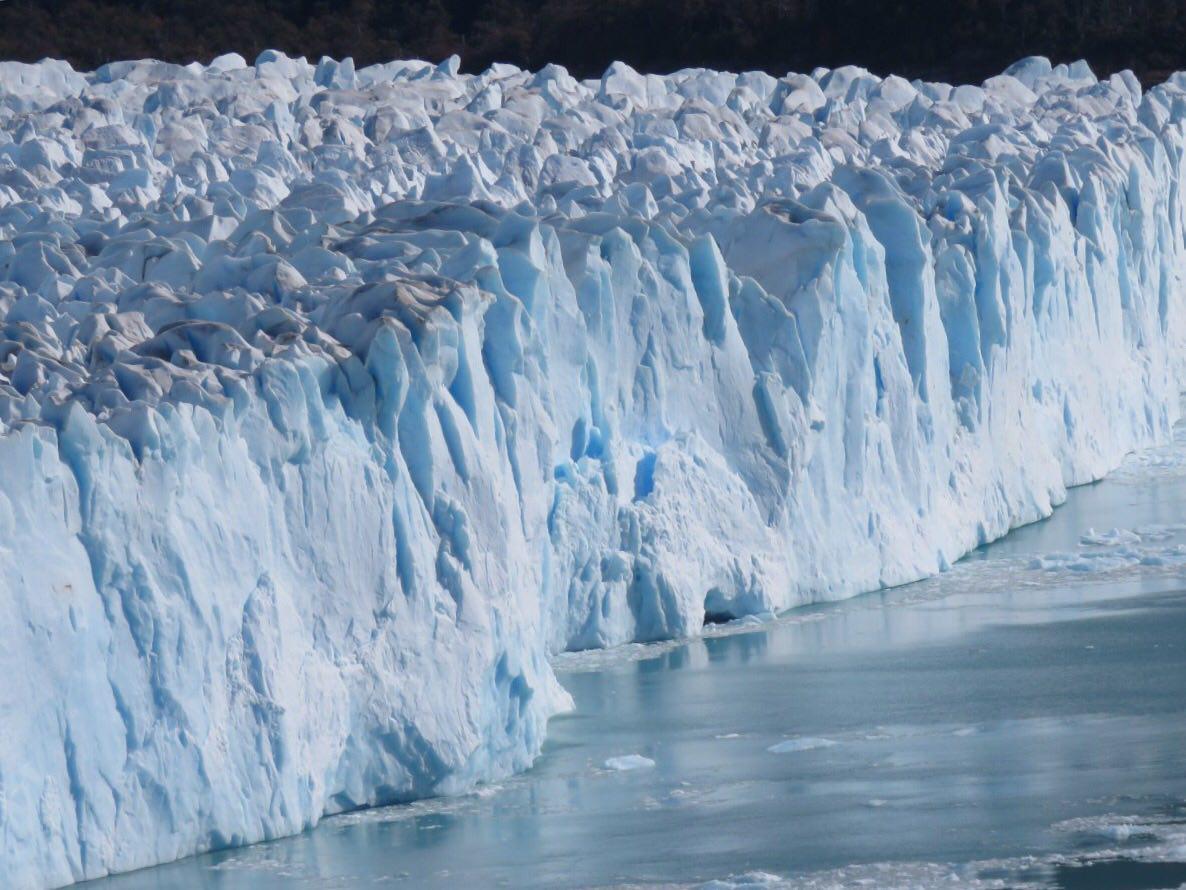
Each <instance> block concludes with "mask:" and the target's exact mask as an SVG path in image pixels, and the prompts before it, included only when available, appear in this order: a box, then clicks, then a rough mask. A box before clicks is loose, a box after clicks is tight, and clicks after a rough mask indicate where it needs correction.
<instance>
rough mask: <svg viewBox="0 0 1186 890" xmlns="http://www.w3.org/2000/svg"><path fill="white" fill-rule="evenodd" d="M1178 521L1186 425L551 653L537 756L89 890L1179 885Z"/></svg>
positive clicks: (1133, 889) (1182, 540)
mask: <svg viewBox="0 0 1186 890" xmlns="http://www.w3.org/2000/svg"><path fill="white" fill-rule="evenodd" d="M1184 523H1186V437H1183V436H1182V435H1181V434H1180V435H1179V440H1178V441H1177V442H1176V443H1175V444H1174V445H1173V446H1170V447H1166V448H1163V449H1158V450H1155V451H1152V452H1147V453H1144V454H1141V455H1138V456H1135V457H1134V458H1132V459H1130V460H1129V461H1128V462H1127V463H1126V464H1125V466H1124V467H1123V468H1121V470H1120V471H1119V472H1118V473H1116V474H1115V475H1114V476H1112V477H1110V478H1109V479H1107V480H1105V481H1104V482H1101V483H1098V484H1096V485H1092V486H1087V487H1082V488H1079V489H1076V490H1074V491H1072V492H1071V494H1070V497H1069V499H1068V501H1067V503H1066V504H1065V505H1064V506H1063V507H1061V508H1059V510H1058V511H1057V512H1056V513H1055V515H1054V516H1053V517H1052V518H1051V519H1049V520H1047V521H1045V522H1042V523H1039V524H1036V525H1033V526H1029V527H1026V528H1022V529H1019V530H1017V531H1015V532H1014V533H1012V534H1011V535H1009V536H1008V537H1007V538H1005V539H1003V540H1001V541H999V542H997V543H995V544H992V545H990V546H988V547H985V548H982V549H981V550H979V551H977V552H976V553H974V554H972V555H971V556H970V557H969V558H968V559H966V560H964V561H962V562H961V563H959V564H957V565H956V566H955V567H954V568H953V569H952V570H951V571H950V572H948V573H947V574H945V575H943V576H942V577H940V578H938V579H933V580H930V581H925V582H921V583H918V584H912V585H909V586H906V587H901V588H897V589H894V590H889V591H883V592H880V593H877V594H870V595H866V596H863V597H858V598H856V599H853V600H848V601H846V602H841V603H835V604H831V605H825V606H818V607H812V608H809V609H801V610H796V611H794V612H791V613H788V614H787V615H784V616H782V617H781V618H779V619H776V620H774V621H771V622H768V623H766V624H765V625H762V626H757V627H755V626H737V623H734V624H732V625H724V626H720V627H712V628H709V629H708V630H709V636H707V637H706V638H703V639H699V640H695V641H691V642H684V643H679V644H659V645H653V646H629V647H625V648H622V649H618V650H614V651H610V652H597V653H584V654H576V655H569V656H563V657H561V658H560V659H558V661H557V667H558V670H559V671H560V677H561V680H562V682H563V683H564V685H565V686H566V687H567V688H568V689H569V690H570V691H571V692H572V695H573V698H574V700H575V702H576V710H575V712H574V713H572V714H571V715H567V716H563V717H559V718H557V719H555V720H554V721H553V722H552V723H551V725H550V731H549V741H548V743H547V746H546V748H545V750H544V753H543V756H542V757H541V758H540V759H539V760H538V761H537V763H536V766H535V768H534V769H532V770H531V771H530V772H528V773H526V774H524V775H521V776H517V777H515V778H513V779H511V780H508V781H506V782H503V783H501V784H499V785H497V786H492V787H489V788H483V789H480V790H479V791H478V792H477V793H475V794H471V795H467V796H464V797H458V798H451V799H439V800H432V801H424V802H420V803H416V804H412V805H408V806H400V807H389V808H384V809H377V810H371V811H366V812H361V813H354V814H348V815H345V816H340V817H336V818H332V819H328V820H326V821H325V822H323V823H322V825H321V826H320V827H319V828H317V829H316V830H315V831H312V832H308V833H306V834H304V835H301V836H299V837H295V838H290V839H287V840H282V841H277V842H274V843H268V844H261V845H258V846H255V847H250V848H246V849H241V850H232V851H226V852H221V853H215V854H210V855H206V856H201V857H196V858H193V859H187V860H184V861H181V862H178V863H174V864H172V865H167V866H162V867H159V868H154V869H150V870H146V871H142V872H136V873H133V874H129V875H123V876H119V877H116V878H111V879H106V880H103V881H96V882H93V883H91V884H87V885H85V886H86V887H87V888H88V890H148V888H175V887H176V888H180V887H185V888H190V887H194V888H217V890H249V888H250V890H261V888H262V890H273V888H276V890H278V888H293V887H297V888H313V887H316V888H323V887H325V888H355V887H397V888H399V887H408V888H420V887H430V888H435V887H463V888H480V887H514V888H536V887H572V888H589V887H599V888H600V887H635V888H641V887H655V888H657V887H665V888H666V887H695V886H702V885H706V884H707V886H709V887H712V888H718V890H723V888H732V887H747V888H759V887H761V888H766V887H776V888H778V887H793V888H807V890H812V888H849V887H853V888H856V887H865V888H878V890H889V888H899V887H901V888H905V887H910V888H918V890H927V888H931V887H936V888H939V887H943V888H948V887H961V888H973V890H976V888H1000V890H1004V888H1018V890H1021V888H1031V887H1032V888H1064V890H1088V888H1098V890H1104V888H1107V890H1155V888H1176V887H1178V886H1179V885H1181V884H1184V883H1186V525H1184ZM607 762H609V763H610V764H612V765H616V766H618V767H634V768H628V769H622V768H619V769H614V768H608V767H607V766H606V764H607ZM652 764H653V765H652Z"/></svg>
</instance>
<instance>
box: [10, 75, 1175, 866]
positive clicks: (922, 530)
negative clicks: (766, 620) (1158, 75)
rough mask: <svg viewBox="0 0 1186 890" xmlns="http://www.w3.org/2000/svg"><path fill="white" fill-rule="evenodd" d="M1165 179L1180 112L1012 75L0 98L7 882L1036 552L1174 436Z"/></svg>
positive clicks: (1170, 206) (474, 737)
mask: <svg viewBox="0 0 1186 890" xmlns="http://www.w3.org/2000/svg"><path fill="white" fill-rule="evenodd" d="M1184 155H1186V75H1174V76H1173V77H1171V78H1170V79H1169V80H1168V81H1167V82H1166V83H1164V84H1162V85H1160V86H1157V87H1154V88H1152V89H1150V90H1148V91H1143V90H1142V88H1141V86H1140V85H1139V83H1138V82H1137V80H1136V79H1135V77H1133V76H1132V75H1131V74H1129V73H1121V74H1117V75H1113V76H1111V77H1110V78H1108V79H1106V80H1100V79H1097V78H1096V77H1095V76H1094V75H1093V73H1092V72H1091V71H1090V69H1089V68H1088V67H1087V66H1086V65H1085V64H1082V63H1077V64H1074V65H1069V66H1068V65H1058V66H1052V65H1051V64H1050V63H1049V62H1048V61H1046V60H1045V59H1041V58H1031V59H1027V60H1024V61H1022V62H1019V63H1017V64H1016V65H1014V66H1012V67H1011V68H1009V69H1008V70H1007V71H1006V72H1005V73H1003V74H1001V75H999V76H996V77H993V78H991V79H989V80H987V81H986V82H985V83H984V84H983V85H981V86H968V85H965V86H958V87H951V86H947V85H944V84H937V83H927V82H921V81H914V82H910V81H907V80H904V79H902V78H899V77H893V76H890V77H886V78H881V77H877V76H874V75H872V74H870V73H868V72H866V71H864V70H862V69H859V68H854V67H846V68H838V69H834V70H826V69H818V70H816V71H814V72H812V73H811V74H790V75H787V76H785V77H782V78H775V77H773V76H770V75H767V74H762V73H745V74H732V73H725V72H716V71H710V70H701V69H697V70H686V71H680V72H677V73H674V74H671V75H666V76H658V75H644V74H640V73H638V72H636V71H634V70H632V69H631V68H629V67H628V66H626V65H623V64H620V63H618V64H615V65H613V66H611V67H610V68H609V69H608V70H607V71H606V72H605V74H604V75H603V76H602V77H601V78H600V79H598V80H577V79H575V78H574V77H572V76H570V75H569V73H568V72H567V71H565V70H564V69H563V68H560V67H558V66H548V67H545V68H543V69H542V70H540V71H537V72H531V71H522V70H519V69H518V68H515V67H511V66H507V65H495V66H493V67H491V68H490V69H489V70H487V71H485V72H484V73H482V74H477V75H471V74H463V73H460V71H459V68H458V61H457V59H456V58H455V57H454V58H451V59H449V60H447V61H446V62H444V63H441V64H440V65H433V64H429V63H426V62H417V61H400V62H391V63H388V64H383V65H375V66H371V67H367V68H360V69H356V68H355V66H354V64H353V62H352V61H351V60H349V59H347V60H344V61H341V62H337V61H334V60H331V59H323V60H322V61H321V62H319V63H317V64H311V63H309V62H307V61H306V60H304V59H293V58H288V57H287V56H285V55H283V54H281V53H279V52H274V51H269V52H265V53H264V54H263V55H261V56H260V57H259V58H258V59H257V60H256V61H255V63H254V64H248V63H247V62H246V61H245V60H244V59H243V58H242V57H240V56H235V55H230V56H223V57H220V58H218V59H215V60H214V61H213V62H212V63H211V64H210V65H202V64H197V63H195V64H192V65H188V66H180V65H173V64H165V63H161V62H153V61H137V62H116V63H112V64H109V65H106V66H104V67H102V68H100V69H98V70H97V71H94V72H90V73H80V72H76V71H75V70H73V69H72V68H71V67H70V66H69V65H67V64H66V63H63V62H54V61H45V62H42V63H39V64H36V65H24V64H18V63H10V62H6V63H0V639H2V640H3V644H2V645H0V884H3V885H4V886H6V887H15V888H39V887H46V886H59V885H64V884H67V883H70V882H74V881H79V880H84V879H88V878H95V877H100V876H103V875H106V874H110V873H115V872H121V871H127V870H131V869H136V868H140V867H144V866H149V865H153V864H156V863H162V862H167V861H171V860H174V859H177V858H179V857H183V856H187V855H190V854H194V853H198V852H202V851H206V850H210V849H216V848H221V847H226V846H234V845H242V844H249V843H253V842H256V841H260V840H265V839H270V838H277V837H281V836H284V835H289V834H293V833H297V832H300V831H302V830H304V829H307V828H309V827H311V826H313V825H315V824H316V823H317V822H318V820H319V819H321V818H322V817H323V816H325V815H327V814H333V813H338V812H342V811H345V810H350V809H355V808H359V807H365V806H372V805H377V804H385V803H392V802H399V801H408V800H413V799H416V798H422V797H426V796H432V795H441V794H451V793H457V792H461V791H465V790H467V789H470V788H472V787H473V786H475V785H476V784H478V783H482V782H486V781H492V780H496V779H499V778H502V777H505V776H507V775H509V774H511V773H513V772H516V771H520V770H523V769H526V768H527V767H528V766H530V765H531V763H532V761H533V759H534V758H535V757H536V756H537V754H538V753H539V751H540V747H541V745H542V743H543V740H544V736H545V730H546V725H547V721H548V719H549V717H551V716H552V715H554V714H556V713H559V712H561V711H563V710H564V709H566V708H568V707H569V706H570V700H569V697H568V695H567V694H566V693H565V691H564V689H563V688H562V687H561V685H560V684H559V682H558V681H557V679H556V676H555V674H554V672H553V667H552V665H551V663H550V661H549V659H550V658H551V657H552V656H553V655H555V654H557V653H560V652H564V651H569V650H579V649H590V648H598V647H608V646H614V645H618V644H622V643H627V642H634V641H652V640H661V639H669V638H675V637H686V636H692V635H695V634H697V633H698V632H699V631H700V629H701V628H702V627H703V625H704V622H705V620H706V619H707V620H710V621H720V620H728V619H732V618H738V617H742V616H749V615H762V614H766V613H772V612H780V611H782V610H786V609H789V608H792V607H795V606H798V605H803V604H808V603H813V602H819V601H823V600H834V599H840V598H843V597H847V596H851V595H854V594H857V593H860V592H864V591H869V590H873V589H876V588H880V587H883V586H888V585H898V584H903V583H905V582H909V581H913V580H916V579H919V578H922V577H926V576H929V575H932V574H935V573H938V572H942V571H944V570H945V569H947V568H948V567H949V566H950V565H951V564H952V563H954V562H955V561H956V560H957V559H959V558H960V557H961V556H963V555H964V554H966V553H967V552H968V551H969V550H971V549H973V548H975V547H977V546H978V545H980V544H983V543H985V542H988V541H991V540H994V539H996V538H998V537H1000V536H1002V535H1003V534H1005V533H1006V532H1007V531H1008V530H1010V529H1011V528H1013V527H1015V526H1017V525H1020V524H1023V523H1027V522H1032V521H1034V520H1037V519H1039V518H1042V517H1044V516H1047V515H1049V513H1050V512H1051V510H1052V508H1053V507H1054V506H1055V505H1056V504H1058V503H1060V502H1061V501H1062V500H1063V499H1064V497H1065V496H1066V490H1067V488H1068V486H1072V485H1076V484H1080V483H1085V482H1089V481H1092V480H1095V479H1098V478H1100V477H1101V476H1102V475H1104V474H1105V473H1106V472H1108V471H1109V470H1110V469H1112V468H1113V467H1115V466H1116V465H1117V464H1118V463H1119V461H1120V460H1121V458H1122V457H1123V456H1124V455H1125V454H1126V453H1128V452H1130V451H1132V450H1134V449H1137V448H1140V447H1143V446H1148V445H1151V444H1155V443H1158V442H1161V441H1164V440H1165V439H1167V438H1168V436H1169V434H1170V430H1171V427H1172V425H1173V424H1174V422H1175V421H1176V420H1177V418H1178V390H1179V387H1180V381H1181V379H1182V374H1183V371H1186V342H1184V341H1186V288H1184V282H1183V280H1182V275H1183V270H1184V269H1186V198H1184V196H1183V194H1182V188H1183V185H1184V183H1186V158H1184ZM789 750H790V749H788V751H789ZM788 756H789V755H788ZM626 765H627V766H634V767H639V766H641V767H645V766H646V764H641V763H639V762H635V761H630V762H629V763H628V764H626Z"/></svg>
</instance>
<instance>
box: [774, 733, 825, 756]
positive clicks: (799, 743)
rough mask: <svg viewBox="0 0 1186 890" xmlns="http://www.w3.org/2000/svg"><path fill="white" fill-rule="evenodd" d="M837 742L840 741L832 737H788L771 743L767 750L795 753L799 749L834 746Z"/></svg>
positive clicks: (807, 749) (806, 749) (777, 752)
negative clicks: (776, 742) (774, 743)
mask: <svg viewBox="0 0 1186 890" xmlns="http://www.w3.org/2000/svg"><path fill="white" fill-rule="evenodd" d="M837 744H839V743H838V742H834V741H832V740H831V739H817V738H811V737H807V736H804V737H801V738H797V739H787V740H786V741H782V742H779V743H778V744H776V745H771V746H770V747H769V748H767V749H766V750H767V751H769V752H770V753H771V754H794V753H796V752H799V751H815V750H816V749H818V748H832V747H835V746H836V745H837Z"/></svg>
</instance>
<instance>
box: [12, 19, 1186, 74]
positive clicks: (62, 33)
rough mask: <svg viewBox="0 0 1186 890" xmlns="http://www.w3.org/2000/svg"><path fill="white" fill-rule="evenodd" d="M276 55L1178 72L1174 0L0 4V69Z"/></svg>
mask: <svg viewBox="0 0 1186 890" xmlns="http://www.w3.org/2000/svg"><path fill="white" fill-rule="evenodd" d="M268 48H275V49H280V50H283V51H285V52H286V53H288V54H290V55H304V56H307V57H309V58H311V59H313V60H316V59H317V58H319V57H320V56H322V55H329V56H334V57H335V58H341V57H343V56H353V58H354V59H355V62H356V63H357V64H358V65H360V66H361V65H366V64H369V63H372V62H376V61H387V60H390V59H394V58H410V57H418V58H427V59H433V60H439V59H442V58H445V57H446V56H449V55H451V54H453V53H456V54H458V55H459V56H460V57H461V59H462V67H463V69H464V70H467V71H479V70H482V69H483V68H485V67H486V66H488V65H489V64H490V63H491V62H495V61H499V62H511V63H514V64H516V65H519V66H522V67H530V68H538V67H539V66H541V65H544V64H546V63H548V62H557V63H559V64H563V65H565V66H567V67H568V68H569V70H570V71H572V72H573V73H574V74H576V75H578V76H583V77H588V76H596V75H599V74H600V73H601V72H602V71H603V70H604V69H605V67H606V66H607V65H608V64H609V63H610V62H611V61H613V60H615V59H621V60H623V61H626V62H628V63H630V64H631V65H633V66H634V67H636V68H638V69H639V70H642V71H655V72H664V71H672V70H676V69H679V68H684V67H690V66H707V67H714V68H725V69H732V70H744V69H759V68H760V69H764V70H766V71H769V72H771V73H774V74H782V73H785V72H787V71H810V70H811V69H813V68H815V67H816V66H819V65H824V66H828V67H836V66H838V65H843V64H849V63H851V64H859V65H863V66H864V67H866V68H869V69H871V70H873V71H875V72H877V73H881V74H887V73H890V72H894V73H898V74H902V75H904V76H907V77H923V78H927V79H932V80H946V81H950V82H977V81H980V80H983V79H984V78H985V77H989V76H991V75H993V74H996V73H998V72H1000V71H1001V70H1002V69H1003V68H1004V67H1006V66H1007V65H1008V64H1010V63H1011V62H1013V61H1015V60H1016V59H1018V58H1021V57H1023V56H1026V55H1035V54H1040V55H1046V56H1049V57H1051V58H1052V59H1053V60H1055V61H1070V60H1074V59H1078V58H1085V59H1087V60H1088V61H1089V62H1090V63H1091V64H1092V67H1093V68H1094V69H1095V71H1096V73H1097V74H1108V73H1111V72H1112V71H1116V70H1119V69H1122V68H1131V69H1132V70H1134V71H1135V72H1136V73H1137V75H1138V76H1139V77H1140V78H1141V79H1142V80H1143V81H1144V82H1145V83H1146V84H1149V83H1153V82H1157V81H1160V80H1162V79H1164V77H1165V76H1166V75H1167V74H1168V73H1169V72H1171V71H1174V70H1177V69H1178V68H1186V3H1184V2H1180V0H914V2H908V0H727V2H716V0H2V2H0V59H12V60H19V61H36V60H38V59H41V58H45V57H47V56H48V57H54V58H64V59H67V60H68V61H69V62H71V64H73V65H74V66H75V68H78V69H87V70H89V69H93V68H96V67H98V66H100V65H102V64H104V63H106V62H109V61H114V60H117V59H128V58H146V57H151V58H157V59H163V60H166V61H173V62H190V61H195V60H197V61H204V62H206V61H209V60H210V59H211V58H213V57H214V56H217V55H220V54H222V53H225V52H230V51H235V52H239V53H242V54H243V55H244V56H245V57H247V59H248V61H251V60H252V59H254V57H255V56H256V55H257V54H258V53H259V52H260V51H262V50H264V49H268Z"/></svg>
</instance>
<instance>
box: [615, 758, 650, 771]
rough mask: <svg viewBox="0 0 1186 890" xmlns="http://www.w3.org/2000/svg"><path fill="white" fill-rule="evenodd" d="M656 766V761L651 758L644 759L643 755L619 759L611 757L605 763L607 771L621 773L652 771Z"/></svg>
mask: <svg viewBox="0 0 1186 890" xmlns="http://www.w3.org/2000/svg"><path fill="white" fill-rule="evenodd" d="M654 765H655V761H653V760H651V758H649V757H643V756H642V755H641V754H623V755H621V756H619V757H611V758H609V760H607V761H606V762H605V768H606V769H612V770H619V771H625V770H632V769H650V768H651V767H653V766H654Z"/></svg>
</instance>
